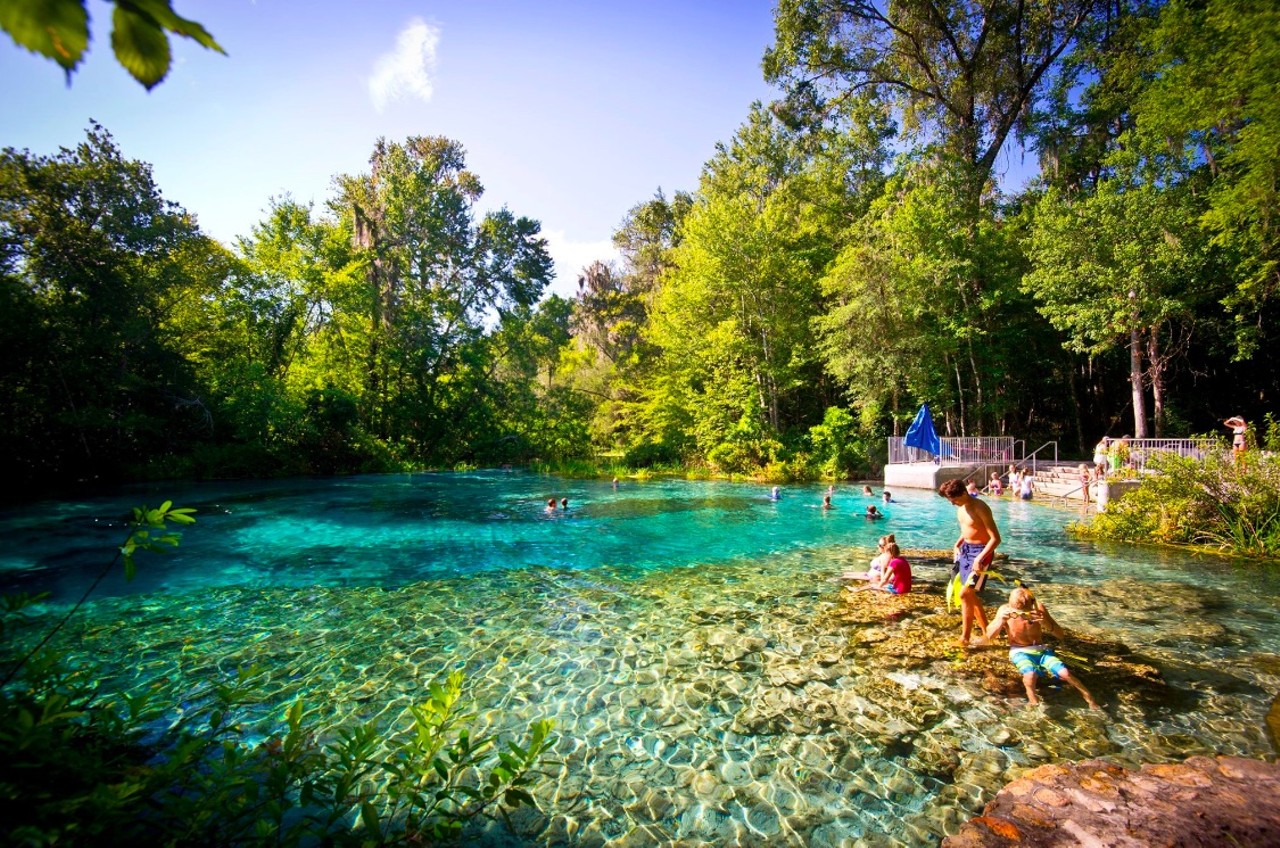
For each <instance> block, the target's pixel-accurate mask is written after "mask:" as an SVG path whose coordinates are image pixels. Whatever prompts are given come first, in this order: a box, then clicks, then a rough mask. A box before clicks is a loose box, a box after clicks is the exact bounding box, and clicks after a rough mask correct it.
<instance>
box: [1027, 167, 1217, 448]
mask: <svg viewBox="0 0 1280 848" xmlns="http://www.w3.org/2000/svg"><path fill="white" fill-rule="evenodd" d="M1126 173H1127V174H1128V177H1127V178H1126V176H1125V174H1126ZM1195 203H1196V200H1195V198H1194V196H1193V195H1192V194H1191V193H1190V191H1189V187H1187V186H1178V187H1171V188H1160V187H1158V186H1157V185H1155V184H1153V183H1152V182H1150V181H1147V180H1141V179H1138V178H1136V177H1135V176H1134V172H1133V170H1132V169H1126V170H1122V172H1121V173H1120V174H1118V175H1117V176H1115V177H1113V178H1110V179H1106V180H1103V181H1102V182H1101V183H1099V184H1098V186H1097V190H1096V192H1095V193H1093V194H1091V195H1083V194H1082V195H1080V196H1077V197H1069V196H1066V195H1064V194H1063V193H1061V192H1059V191H1058V190H1053V189H1051V190H1049V191H1048V192H1046V193H1045V195H1044V197H1043V198H1042V200H1041V201H1040V203H1039V204H1038V206H1037V208H1036V212H1035V224H1034V227H1033V231H1032V236H1031V245H1030V248H1031V259H1032V262H1033V268H1032V270H1031V272H1030V273H1028V274H1027V275H1026V277H1024V279H1023V285H1024V288H1025V289H1026V290H1027V291H1028V292H1030V293H1032V294H1033V295H1034V296H1035V297H1036V299H1037V301H1038V303H1039V305H1038V308H1039V310H1040V311H1041V313H1042V314H1044V315H1045V316H1046V317H1047V318H1048V319H1049V321H1050V322H1051V323H1052V324H1053V325H1054V327H1056V328H1057V329H1059V330H1061V331H1063V332H1065V333H1066V334H1067V342H1066V344H1067V345H1068V346H1069V347H1070V348H1071V349H1074V350H1077V351H1081V352H1084V353H1088V354H1090V355H1093V354H1098V353H1102V352H1105V351H1107V350H1110V349H1111V348H1113V347H1114V346H1116V345H1121V344H1123V345H1127V347H1128V350H1129V380H1130V389H1131V393H1132V399H1133V418H1134V423H1133V426H1134V431H1133V432H1134V435H1135V436H1136V437H1137V438H1145V437H1146V436H1147V435H1148V429H1147V423H1148V416H1147V413H1146V401H1145V397H1146V385H1147V383H1148V382H1149V383H1150V384H1151V386H1152V389H1153V392H1154V400H1155V410H1154V418H1155V429H1156V435H1157V436H1160V435H1163V434H1164V433H1163V431H1164V421H1165V414H1164V412H1165V397H1164V372H1165V371H1166V370H1167V368H1168V355H1169V354H1168V351H1166V350H1165V349H1164V347H1165V346H1164V344H1163V342H1162V339H1163V338H1165V337H1166V335H1167V333H1168V331H1169V326H1170V322H1172V321H1174V320H1177V319H1179V318H1186V317H1190V316H1193V315H1194V313H1195V307H1196V306H1197V305H1198V304H1199V303H1200V302H1201V301H1202V300H1203V299H1204V297H1205V293H1204V291H1203V287H1202V285H1201V284H1200V283H1199V281H1200V280H1202V279H1204V278H1205V276H1206V274H1205V269H1206V267H1207V265H1208V263H1209V262H1210V261H1211V257H1210V251H1209V248H1208V245H1207V243H1206V239H1205V238H1204V237H1203V235H1202V234H1201V233H1200V232H1199V230H1198V228H1197V226H1196V223H1195V222H1196V218H1197V215H1196V211H1195ZM1144 362H1145V364H1144Z"/></svg>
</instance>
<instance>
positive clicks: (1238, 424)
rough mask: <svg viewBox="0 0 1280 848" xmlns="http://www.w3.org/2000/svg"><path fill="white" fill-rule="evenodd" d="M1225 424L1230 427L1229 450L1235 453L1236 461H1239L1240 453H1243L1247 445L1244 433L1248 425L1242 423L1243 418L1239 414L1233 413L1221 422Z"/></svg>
mask: <svg viewBox="0 0 1280 848" xmlns="http://www.w3.org/2000/svg"><path fill="white" fill-rule="evenodd" d="M1222 423H1223V424H1224V425H1225V426H1227V427H1230V428H1231V452H1232V453H1233V454H1235V457H1236V461H1237V462H1239V461H1240V455H1241V454H1243V453H1244V451H1245V448H1246V447H1248V442H1247V441H1246V439H1245V437H1244V434H1245V433H1246V432H1248V430H1249V425H1248V424H1245V423H1244V419H1243V418H1241V417H1240V416H1239V415H1233V416H1231V417H1230V418H1228V419H1227V420H1226V421H1223V422H1222Z"/></svg>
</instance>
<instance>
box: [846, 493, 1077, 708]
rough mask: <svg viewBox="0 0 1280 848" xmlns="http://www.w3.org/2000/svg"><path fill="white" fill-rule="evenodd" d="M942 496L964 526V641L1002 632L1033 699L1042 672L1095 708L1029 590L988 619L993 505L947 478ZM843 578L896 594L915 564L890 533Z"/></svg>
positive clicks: (1057, 632) (960, 573) (958, 560)
mask: <svg viewBox="0 0 1280 848" xmlns="http://www.w3.org/2000/svg"><path fill="white" fill-rule="evenodd" d="M993 476H994V475H993ZM938 494H939V495H941V496H942V497H944V498H946V499H947V500H948V501H949V502H950V503H951V504H952V505H953V506H955V507H956V521H957V522H958V523H959V525H960V535H959V538H957V539H956V543H955V546H954V555H953V562H954V565H953V567H952V579H953V580H954V581H955V582H956V583H957V584H958V585H959V601H960V616H961V631H960V633H961V635H960V645H961V646H962V647H964V648H970V647H976V646H983V645H988V644H990V642H991V640H993V639H995V638H996V637H997V636H999V635H1000V633H1001V632H1002V631H1004V632H1006V633H1007V635H1008V638H1009V661H1010V662H1012V663H1013V665H1014V668H1016V669H1017V670H1018V673H1019V674H1020V675H1021V676H1022V684H1023V687H1024V688H1025V689H1026V693H1027V701H1028V702H1029V703H1031V704H1038V703H1040V700H1039V698H1038V696H1037V694H1036V680H1037V677H1038V675H1039V674H1041V673H1043V674H1046V675H1049V676H1052V677H1056V678H1058V679H1059V680H1062V681H1063V682H1065V683H1067V684H1069V685H1070V686H1072V687H1074V688H1075V689H1077V690H1078V691H1079V692H1080V694H1081V695H1083V696H1084V699H1085V702H1086V703H1087V704H1088V705H1089V706H1090V707H1091V708H1092V709H1100V707H1099V706H1098V703H1097V701H1095V700H1094V698H1093V695H1092V694H1090V692H1089V690H1088V689H1086V688H1085V687H1084V684H1082V683H1081V682H1080V681H1079V680H1077V679H1076V678H1075V677H1074V676H1072V674H1071V672H1070V671H1069V670H1068V669H1067V667H1066V665H1065V664H1064V663H1063V662H1062V660H1060V659H1058V657H1057V656H1055V655H1054V652H1053V648H1051V647H1049V646H1048V645H1046V644H1045V643H1044V635H1045V634H1046V633H1048V634H1051V635H1053V636H1057V637H1058V638H1063V637H1064V636H1065V633H1064V632H1063V630H1062V627H1061V626H1060V625H1059V624H1058V622H1056V621H1055V620H1054V618H1053V616H1052V615H1050V614H1049V610H1048V608H1047V607H1045V605H1044V604H1043V603H1041V602H1040V601H1039V600H1037V599H1036V597H1035V595H1034V594H1033V593H1032V592H1031V590H1030V589H1028V588H1027V587H1026V586H1023V585H1022V584H1021V583H1019V585H1018V586H1017V587H1016V588H1014V589H1013V591H1011V592H1010V593H1009V600H1008V603H1006V604H1004V605H1002V606H1001V607H1000V608H999V609H998V610H997V611H996V617H995V619H994V620H991V621H988V619H987V612H986V609H985V608H984V607H983V605H982V598H981V592H982V590H983V588H984V587H985V586H986V582H987V570H988V568H990V566H991V563H992V561H993V559H994V558H995V551H996V548H997V547H998V546H999V545H1000V541H1001V539H1000V529H999V528H998V527H996V522H995V518H994V517H993V516H992V514H991V507H990V506H989V505H988V504H986V503H985V502H984V501H983V500H982V499H981V498H980V497H978V496H977V495H976V493H975V492H974V491H973V490H972V483H970V484H968V485H966V484H965V483H964V482H963V481H960V480H948V481H946V482H945V483H943V484H942V485H941V486H939V487H938ZM843 577H844V578H845V579H851V580H864V581H866V582H865V583H864V584H863V585H862V586H859V587H858V588H856V589H854V590H853V591H883V592H888V593H890V594H894V595H905V594H907V593H908V592H910V591H911V583H912V579H911V565H910V564H909V563H908V562H907V561H906V559H905V558H904V557H903V556H902V552H901V550H900V549H899V547H898V544H897V540H896V539H895V538H894V535H893V534H892V533H890V534H888V535H886V536H881V537H880V540H879V542H878V544H877V553H876V556H875V557H874V558H873V559H872V560H871V563H870V565H869V567H868V569H867V571H866V572H857V573H853V572H846V573H845V574H844V575H843ZM975 624H977V626H978V634H977V636H976V637H974V635H973V628H974V625H975Z"/></svg>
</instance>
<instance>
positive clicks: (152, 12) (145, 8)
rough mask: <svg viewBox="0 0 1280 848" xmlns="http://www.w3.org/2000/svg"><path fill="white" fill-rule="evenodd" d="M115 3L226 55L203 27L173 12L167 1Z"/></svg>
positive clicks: (124, 1)
mask: <svg viewBox="0 0 1280 848" xmlns="http://www.w3.org/2000/svg"><path fill="white" fill-rule="evenodd" d="M117 2H119V4H120V5H121V6H128V7H130V9H132V10H133V11H136V12H137V13H138V14H140V15H144V16H146V17H149V18H151V19H152V20H153V21H155V22H156V24H157V25H158V26H160V27H162V28H163V29H167V30H168V31H169V32H172V33H174V34H176V35H181V36H182V37H184V38H190V39H191V40H193V41H195V42H196V43H197V44H199V45H200V46H201V47H204V48H206V49H208V50H216V51H218V52H219V53H221V54H222V55H224V56H225V55H226V54H227V51H225V50H223V49H222V47H221V46H220V45H219V44H218V42H216V41H214V40H213V36H212V35H210V34H209V32H208V30H206V29H205V28H204V27H203V26H201V25H200V24H198V23H196V22H195V21H191V20H187V19H186V18H184V17H181V16H180V15H178V13H177V12H175V11H173V6H172V5H171V4H170V3H169V0H117Z"/></svg>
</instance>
